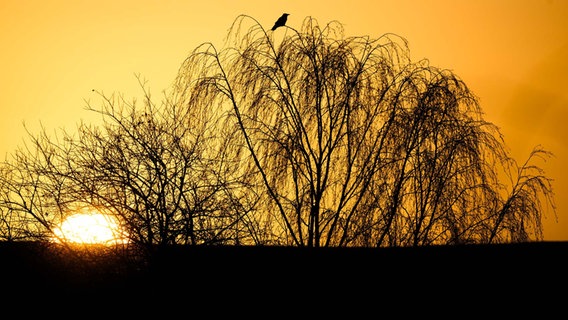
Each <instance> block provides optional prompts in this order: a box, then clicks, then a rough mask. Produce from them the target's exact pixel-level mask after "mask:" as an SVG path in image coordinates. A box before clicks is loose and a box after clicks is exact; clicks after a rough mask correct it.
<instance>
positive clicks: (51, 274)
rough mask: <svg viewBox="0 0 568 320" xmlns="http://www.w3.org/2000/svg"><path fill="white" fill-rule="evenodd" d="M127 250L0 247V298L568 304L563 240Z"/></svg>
mask: <svg viewBox="0 0 568 320" xmlns="http://www.w3.org/2000/svg"><path fill="white" fill-rule="evenodd" d="M125 252H126V251H122V250H115V249H113V250H110V251H109V250H107V251H100V250H96V249H95V248H91V247H90V248H87V249H82V250H76V252H74V253H73V254H71V255H70V253H69V252H68V251H65V250H63V249H62V248H61V247H59V246H57V245H53V244H51V245H45V244H39V243H26V242H24V243H0V264H1V265H0V274H1V275H2V279H3V280H2V283H1V285H2V287H1V290H2V293H3V297H2V300H0V303H2V301H3V302H4V303H5V306H8V307H9V306H10V304H9V303H7V301H11V300H13V301H14V302H15V303H16V304H17V303H22V302H24V301H26V303H27V302H31V304H27V305H30V306H34V305H37V304H38V302H41V301H44V302H45V301H50V303H53V301H57V303H59V304H63V305H66V304H69V302H70V301H74V302H73V305H75V306H78V305H81V304H77V303H79V302H77V301H82V302H83V303H84V304H87V305H89V304H93V301H94V300H93V299H95V300H104V301H106V302H105V303H104V304H103V306H110V305H115V306H122V307H124V306H125V305H128V304H127V303H126V302H130V303H134V304H133V305H131V307H132V309H129V312H130V311H134V310H136V311H138V312H140V311H142V310H147V311H143V312H150V311H151V310H154V311H156V309H160V310H162V311H165V310H170V311H171V310H179V309H180V308H181V309H184V308H191V310H192V312H197V311H199V312H201V314H217V313H219V312H227V310H228V309H227V308H228V306H233V307H231V308H235V305H238V306H240V307H242V308H244V309H242V308H240V307H239V308H237V309H238V311H237V312H239V313H242V314H245V315H246V314H247V313H248V312H251V311H250V310H262V312H263V314H264V312H268V313H267V318H269V319H270V318H278V319H280V318H282V317H283V316H284V314H288V316H289V315H292V314H295V312H294V311H292V310H300V309H302V310H310V312H312V315H314V314H317V315H319V316H322V317H323V315H324V314H326V313H329V314H330V315H331V316H333V315H335V316H338V315H339V314H341V313H345V312H348V314H350V315H353V316H354V313H353V312H357V311H361V310H365V314H368V313H369V312H371V313H372V312H373V311H376V312H377V314H384V312H386V310H391V312H392V311H393V310H396V311H397V312H403V313H405V312H410V313H414V312H417V311H420V312H423V313H424V314H430V315H438V314H441V315H447V316H451V317H452V318H455V317H457V318H463V317H464V315H469V316H467V317H466V318H468V319H469V318H471V316H472V315H473V313H476V312H477V313H478V314H479V315H485V314H486V315H487V316H488V317H489V318H493V317H494V316H496V314H492V313H493V312H495V311H490V310H497V311H499V312H498V314H501V315H503V316H508V317H507V318H511V316H512V315H513V314H515V312H519V311H521V310H522V314H521V315H523V316H529V315H531V314H530V312H538V315H539V318H542V316H543V315H545V313H546V312H550V311H551V310H555V312H562V314H563V316H562V317H565V313H566V311H565V307H564V306H565V305H567V304H568V293H567V292H568V287H567V286H566V285H567V284H568V281H567V280H568V268H567V266H568V264H567V262H566V259H567V258H568V242H536V243H521V244H506V245H467V246H436V247H418V248H318V249H316V248H297V247H171V248H168V249H167V250H164V251H163V252H161V253H160V254H159V255H156V256H154V257H152V258H151V259H147V260H144V261H143V262H142V261H140V260H137V259H136V257H135V256H132V255H129V254H125ZM95 305H96V304H95ZM165 305H168V307H165ZM251 308H252V309H251ZM259 308H260V309H259ZM263 308H264V309H263ZM298 308H299V309H298ZM32 309H33V308H32ZM102 310H105V308H104V307H103V308H102V309H100V308H97V307H95V308H94V309H92V310H91V311H89V312H102ZM122 310H124V309H122ZM231 310H233V309H231ZM247 310H248V311H247ZM324 310H325V311H324ZM456 310H457V311H456ZM320 311H321V312H323V313H320ZM257 312H258V311H255V312H253V314H255V313H257ZM297 312H300V311H297ZM454 312H457V314H453V313H454ZM525 312H527V313H525ZM487 313H488V314H487ZM490 314H492V315H491V316H489V315H490ZM146 315H148V314H146ZM276 315H280V316H278V317H276ZM408 315H409V314H408ZM213 318H216V317H213ZM316 318H318V319H319V318H321V317H317V316H316ZM351 318H359V317H358V316H354V317H351ZM371 318H374V317H371ZM523 318H524V317H523ZM544 318H547V317H544Z"/></svg>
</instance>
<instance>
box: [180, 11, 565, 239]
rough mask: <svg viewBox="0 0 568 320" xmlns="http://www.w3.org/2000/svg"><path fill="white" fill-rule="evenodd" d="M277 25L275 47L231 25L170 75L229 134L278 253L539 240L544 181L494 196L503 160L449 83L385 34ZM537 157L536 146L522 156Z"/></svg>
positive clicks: (533, 179) (462, 94)
mask: <svg viewBox="0 0 568 320" xmlns="http://www.w3.org/2000/svg"><path fill="white" fill-rule="evenodd" d="M247 23H249V24H248V25H247ZM289 29H290V30H292V31H293V34H292V35H290V36H287V37H285V38H283V39H282V41H281V42H280V43H275V42H274V41H273V39H272V37H271V34H269V33H267V31H266V30H264V29H263V27H262V26H261V24H260V23H258V22H257V21H256V20H255V19H253V18H251V17H249V16H246V15H241V16H239V17H238V18H237V19H236V20H235V22H234V24H233V26H232V28H231V30H230V32H229V37H228V41H229V42H230V41H233V44H232V45H233V46H232V47H231V46H229V47H228V48H226V49H224V50H221V51H218V50H217V49H216V48H215V47H214V46H213V45H211V44H204V45H203V46H201V47H198V48H197V49H196V50H195V51H194V52H193V53H192V54H191V55H190V57H188V59H187V60H186V61H185V62H184V64H183V66H182V69H181V70H180V76H179V81H180V82H181V83H185V86H184V85H179V86H180V87H185V88H188V90H192V92H194V96H195V97H196V98H197V99H196V100H195V103H198V104H200V105H202V106H206V107H207V108H211V107H218V108H221V109H223V110H225V112H226V113H227V114H229V116H228V117H227V119H226V123H224V124H223V127H224V128H230V129H233V128H234V129H235V130H236V131H237V132H238V134H240V136H241V139H242V141H243V143H242V145H243V147H244V148H246V151H247V152H248V153H249V154H250V159H249V161H250V162H251V163H252V166H254V167H255V168H256V170H257V174H256V179H257V180H258V181H259V182H258V183H257V185H258V184H260V185H262V189H261V190H258V191H257V193H259V194H263V195H264V197H263V199H262V202H260V203H259V210H261V211H262V212H264V213H265V214H266V215H267V216H270V218H269V220H272V221H275V224H274V225H273V226H272V227H273V229H272V232H273V236H274V238H275V239H276V241H277V242H278V243H281V244H286V245H297V246H316V247H318V246H417V245H429V244H454V243H493V242H509V241H524V240H527V239H530V238H536V239H540V238H541V237H542V228H541V225H540V219H541V216H540V214H541V209H542V206H541V204H542V203H541V202H548V203H550V204H552V205H553V206H554V203H553V193H552V185H551V180H550V179H548V178H547V177H546V176H544V175H542V174H541V173H542V172H541V171H540V169H539V168H538V167H535V166H530V167H527V166H523V169H522V170H520V171H519V172H518V173H517V174H518V179H519V180H518V181H519V182H518V183H516V184H514V186H513V187H512V188H513V189H512V191H511V193H509V194H507V193H506V189H505V188H503V186H502V184H501V182H500V178H501V177H502V175H500V174H499V171H500V170H501V171H502V172H505V173H510V172H511V170H512V169H513V168H515V166H516V165H515V161H514V160H513V159H511V157H510V156H509V155H508V153H507V150H506V147H505V145H504V140H503V139H502V137H501V135H500V133H499V131H498V128H497V127H496V126H494V125H493V124H491V123H488V122H487V121H485V120H484V119H483V117H482V111H481V107H480V106H479V104H478V101H477V99H476V97H475V96H474V94H473V93H472V92H471V91H470V90H469V89H468V87H467V86H466V84H465V83H464V82H463V81H462V80H461V79H459V77H458V76H457V75H455V74H453V73H452V72H451V71H449V70H444V69H439V68H436V67H433V66H430V65H429V63H428V61H427V60H421V61H418V62H413V61H411V59H410V55H409V50H408V46H407V43H406V41H405V40H404V39H403V38H401V37H399V36H397V35H394V34H385V35H383V36H381V37H379V38H377V39H371V38H369V37H344V36H343V29H342V25H341V24H340V23H338V22H331V23H329V24H327V25H325V26H323V27H320V26H319V25H318V23H317V21H316V20H315V19H313V18H311V17H308V18H306V19H305V20H304V22H303V25H302V27H301V30H300V31H298V30H295V29H293V28H291V27H289ZM243 30H244V32H243ZM241 35H242V36H241ZM219 130H220V129H219ZM236 134H237V133H234V135H236ZM548 155H549V153H548V152H547V151H544V150H541V149H539V148H537V149H535V151H534V153H533V154H532V155H531V157H529V159H532V158H533V156H544V157H546V156H548ZM520 190H523V191H520ZM512 202H514V203H516V205H512ZM505 221H507V222H505Z"/></svg>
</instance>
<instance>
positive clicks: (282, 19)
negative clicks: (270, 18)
mask: <svg viewBox="0 0 568 320" xmlns="http://www.w3.org/2000/svg"><path fill="white" fill-rule="evenodd" d="M289 15H290V14H289V13H284V14H282V15H281V16H280V18H278V20H276V22H275V23H274V26H273V27H272V29H270V30H272V31H274V30H276V28H278V27H282V26H284V25H285V24H286V20H288V16H289Z"/></svg>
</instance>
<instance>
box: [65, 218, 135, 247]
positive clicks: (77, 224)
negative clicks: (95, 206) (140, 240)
mask: <svg viewBox="0 0 568 320" xmlns="http://www.w3.org/2000/svg"><path fill="white" fill-rule="evenodd" d="M54 233H55V235H56V237H57V238H58V239H60V241H65V242H70V243H77V244H118V243H124V242H125V237H124V235H123V234H122V233H121V232H120V227H119V226H118V223H117V221H116V220H115V219H114V218H113V217H111V216H109V215H105V214H101V213H77V214H73V215H71V216H69V217H68V218H67V219H65V220H64V221H63V222H62V223H61V225H60V226H59V227H58V228H56V229H55V230H54Z"/></svg>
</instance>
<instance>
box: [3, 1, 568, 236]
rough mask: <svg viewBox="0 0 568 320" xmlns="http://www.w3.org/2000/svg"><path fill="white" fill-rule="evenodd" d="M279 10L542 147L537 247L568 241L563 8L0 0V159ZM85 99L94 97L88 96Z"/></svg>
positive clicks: (519, 141)
mask: <svg viewBox="0 0 568 320" xmlns="http://www.w3.org/2000/svg"><path fill="white" fill-rule="evenodd" d="M283 12H287V13H290V14H291V15H290V16H289V17H288V23H287V24H288V25H290V26H293V27H295V28H299V26H300V24H301V23H302V21H303V19H304V18H305V17H307V16H312V17H314V18H316V19H317V20H318V21H319V22H320V24H324V23H327V22H329V21H331V20H337V21H339V22H341V23H342V24H343V25H344V27H345V33H346V35H347V36H359V35H369V36H371V37H373V38H375V37H379V36H380V35H382V34H384V33H388V32H392V33H396V34H398V35H400V36H403V37H405V38H406V39H407V40H408V41H409V46H410V50H411V55H412V58H413V59H414V60H418V59H422V58H428V59H429V60H430V62H431V64H432V65H433V66H436V67H441V68H446V69H450V70H452V71H454V72H455V73H456V74H457V75H458V76H460V77H461V78H462V79H463V80H464V81H465V82H466V84H468V85H469V87H470V88H471V89H472V90H473V92H474V93H475V94H476V95H477V96H478V97H479V99H480V103H481V106H482V108H483V110H484V111H485V113H486V120H488V121H490V122H493V123H494V124H496V125H498V126H499V127H500V128H501V130H502V132H503V133H504V135H505V140H506V144H507V145H508V146H509V147H510V149H511V153H512V155H513V156H514V158H515V159H517V161H519V162H523V161H524V160H525V159H526V157H527V156H528V154H529V152H530V150H531V149H532V147H534V146H535V145H537V144H541V145H542V146H543V147H544V148H545V149H547V150H549V151H552V152H553V153H554V154H555V157H554V158H552V159H550V160H549V161H548V162H545V163H539V165H540V166H541V167H543V168H544V169H545V170H546V174H547V176H549V177H551V178H553V179H554V180H555V181H554V188H555V192H556V203H557V214H558V222H556V221H555V218H554V216H553V215H552V213H549V214H548V217H547V218H546V219H545V221H544V234H545V240H549V241H555V240H561V241H568V199H567V198H566V197H564V193H565V192H566V191H567V190H568V170H566V169H564V164H566V163H568V162H567V160H568V125H567V124H566V123H565V121H566V119H568V77H567V76H566V75H567V74H568V59H567V58H568V1H564V0H498V1H495V0H470V1H465V0H463V1H459V0H396V1H395V0H390V1H380V0H375V1H360V0H352V1H344V0H343V1H335V0H333V1H332V0H323V1H319V0H318V1H280V2H274V1H266V0H264V1H256V0H255V1H250V0H249V1H230V0H226V1H215V0H211V1H145V0H136V1H122V0H121V1H115V0H113V1H107V0H97V1H84V0H74V1H62V0H59V1H31V0H17V1H16V0H10V1H6V0H0V46H1V50H0V70H1V71H2V72H1V73H0V88H1V89H0V90H1V91H0V110H1V112H2V113H1V114H2V116H1V117H0V154H1V155H2V156H4V155H6V154H7V153H10V152H12V151H13V150H14V149H15V148H16V147H17V146H18V145H21V144H22V141H23V140H24V139H25V137H26V133H25V129H24V126H23V123H24V122H25V123H26V126H27V127H28V128H30V130H31V131H32V132H36V131H37V130H38V127H39V124H40V122H41V123H42V124H43V126H44V127H46V128H47V129H48V130H56V129H57V128H66V129H68V130H72V129H73V128H74V127H75V125H76V124H77V123H78V122H79V121H80V120H81V119H83V120H85V121H93V119H90V118H89V117H90V116H92V114H91V113H88V112H86V111H84V109H83V107H84V106H85V102H84V100H88V99H96V96H94V95H93V93H92V92H91V90H92V89H97V90H99V91H103V92H105V93H112V92H119V93H123V94H124V95H125V96H126V97H140V94H141V92H140V89H139V87H138V84H137V81H136V78H135V76H134V75H135V74H137V73H138V74H140V75H141V76H143V77H144V78H146V79H147V80H148V84H149V87H150V90H151V91H152V93H153V95H154V96H158V95H160V94H161V92H162V91H163V90H166V89H168V87H169V85H170V83H171V82H172V81H173V80H174V77H175V75H176V72H177V69H178V67H179V66H180V64H181V62H182V61H183V59H184V58H185V57H186V56H187V55H188V53H189V52H190V51H191V50H193V49H194V48H195V47H197V46H198V45H199V44H201V43H203V42H212V43H214V44H215V45H216V46H218V47H221V46H222V44H223V43H222V41H223V37H224V36H225V35H226V32H227V29H228V28H229V27H230V25H231V23H232V22H233V20H234V19H235V18H236V17H237V16H238V15H239V14H248V15H250V16H253V17H254V18H256V19H257V20H258V21H260V22H261V23H264V24H265V28H270V27H271V26H272V24H273V23H274V21H275V20H276V18H278V17H279V16H280V15H281V14H282V13H283ZM95 101H96V100H95Z"/></svg>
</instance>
